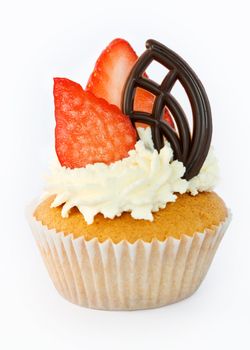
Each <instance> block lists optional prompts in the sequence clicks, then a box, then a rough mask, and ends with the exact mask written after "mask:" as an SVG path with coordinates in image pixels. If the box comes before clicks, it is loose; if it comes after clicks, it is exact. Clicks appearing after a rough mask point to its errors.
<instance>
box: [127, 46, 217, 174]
mask: <svg viewBox="0 0 250 350" xmlns="http://www.w3.org/2000/svg"><path fill="white" fill-rule="evenodd" d="M146 48H147V50H146V51H145V52H144V53H143V54H142V55H141V56H140V57H139V59H138V60H137V62H136V64H135V65H134V67H133V69H132V71H131V73H130V75H129V77H128V80H127V82H126V86H125V89H124V96H123V112H124V113H125V114H127V115H129V116H130V118H131V120H132V122H133V124H135V122H143V123H145V124H148V125H149V126H150V127H151V130H152V138H153V142H154V146H155V148H156V149H157V150H158V151H160V149H161V148H162V147H163V146H164V138H166V139H167V140H168V141H169V142H170V144H171V146H172V149H173V152H174V159H178V160H179V161H181V162H183V163H184V165H185V167H186V172H185V175H184V178H185V179H187V180H189V179H191V178H192V177H194V176H196V175H197V174H198V173H199V171H200V169H201V167H202V165H203V163H204V161H205V159H206V156H207V154H208V151H209V146H210V142H211V136H212V117H211V109H210V104H209V100H208V97H207V94H206V91H205V89H204V87H203V85H202V83H201V82H200V80H199V78H198V77H197V75H196V74H195V73H194V71H193V70H192V69H191V68H190V67H189V65H188V64H187V63H186V62H185V61H184V60H183V59H182V58H181V57H180V56H179V55H177V54H176V53H175V52H173V51H172V50H170V49H169V48H167V47H166V46H164V45H162V44H161V43H159V42H157V41H155V40H148V41H147V42H146ZM153 60H155V61H157V62H159V63H160V64H162V65H163V66H165V67H166V68H167V69H168V73H167V75H166V77H165V78H164V79H163V81H162V83H161V84H160V85H159V84H157V83H156V82H154V81H152V80H150V79H148V78H146V77H145V74H144V73H145V71H146V69H147V68H148V66H149V65H150V64H151V62H152V61H153ZM177 81H179V82H180V83H181V85H182V86H183V88H184V89H185V91H186V94H187V96H188V98H189V102H190V104H191V108H192V116H193V132H192V133H191V132H190V128H189V124H188V120H187V117H186V115H185V113H184V110H183V109H182V107H181V106H180V104H179V103H178V101H177V100H176V99H175V97H174V96H173V95H172V94H171V89H172V88H173V86H174V84H175V83H176V82H177ZM138 87H140V88H143V89H145V90H147V91H149V92H151V93H152V94H153V95H155V100H154V105H153V109H152V113H146V112H143V111H134V97H135V93H136V89H137V88H138ZM166 107H167V109H168V110H169V111H170V113H171V115H172V117H173V119H174V121H175V124H176V130H175V129H173V128H172V127H171V126H170V125H169V124H168V123H167V122H166V121H165V120H164V119H163V116H164V110H165V108H166Z"/></svg>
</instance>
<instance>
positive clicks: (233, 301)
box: [0, 0, 250, 350]
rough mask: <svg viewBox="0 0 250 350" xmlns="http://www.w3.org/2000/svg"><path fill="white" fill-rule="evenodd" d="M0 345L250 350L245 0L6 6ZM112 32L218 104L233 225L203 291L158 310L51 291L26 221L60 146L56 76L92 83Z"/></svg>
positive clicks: (2, 21)
mask: <svg viewBox="0 0 250 350" xmlns="http://www.w3.org/2000/svg"><path fill="white" fill-rule="evenodd" d="M0 4H1V9H0V36H1V40H0V61H1V64H0V118H1V119H0V120H1V124H0V127H1V129H0V130H1V133H0V152H1V158H0V164H1V171H0V174H1V182H0V186H1V187H0V206H1V208H0V213H1V225H2V230H1V240H0V276H1V279H0V284H1V286H0V323H1V325H0V333H1V334H0V348H1V349H3V350H8V349H27V350H29V349H36V350H39V349H53V350H56V349H61V350H63V349H88V350H91V349H110V350H112V349H121V350H122V349H146V350H147V349H171V350H175V349H200V348H202V349H204V350H206V349H220V348H221V349H236V348H237V349H249V348H250V341H249V334H248V333H249V326H250V316H249V315H250V301H249V299H250V273H249V266H250V258H249V257H250V236H249V234H250V232H249V195H250V193H249V180H248V179H249V172H250V166H249V151H250V150H249V145H250V142H249V140H250V121H249V120H250V112H249V110H250V88H249V81H250V74H249V71H250V48H249V33H250V25H249V23H250V21H249V9H248V6H247V5H248V1H247V0H246V1H243V0H238V1H230V0H228V1H219V0H217V1H211V0H210V1H208V0H207V1H194V0H189V1H177V0H175V1H174V0H173V1H168V0H164V1H157V0H154V1H135V0H134V1H130V0H126V1H124V2H121V1H119V0H116V1H108V0H105V1H100V2H97V1H90V0H89V1H83V0H82V1H73V0H71V1H63V0H61V1H1V2H0ZM115 37H124V38H126V39H127V40H128V41H130V42H131V44H132V45H133V46H134V48H135V49H136V51H137V52H138V53H140V52H142V51H143V50H144V42H145V40H146V39H148V38H155V39H158V40H159V41H162V42H163V43H165V44H166V45H167V46H169V47H170V48H172V49H173V50H175V51H176V52H178V53H179V54H180V55H182V56H183V57H184V58H185V59H186V60H187V61H188V62H189V63H190V65H191V66H192V67H193V68H194V70H195V71H196V72H197V74H198V75H199V77H200V79H201V80H202V81H203V83H204V85H205V87H206V89H207V92H208V95H209V98H210V102H211V105H212V110H213V120H214V134H213V145H214V147H215V150H216V154H217V156H218V158H219V160H220V166H221V177H222V181H221V184H220V186H218V189H217V192H218V193H220V194H221V196H222V197H223V198H224V200H225V201H226V203H227V205H228V206H229V207H231V209H232V211H233V222H232V224H231V226H230V229H229V231H228V232H227V234H226V236H225V238H224V241H223V243H222V245H221V246H220V248H219V251H218V253H217V255H216V258H215V260H214V263H213V265H212V267H211V269H210V271H209V273H208V275H207V277H206V280H205V281H204V283H203V284H202V286H201V287H200V289H199V291H198V292H197V293H196V294H195V295H194V296H193V297H191V298H189V299H187V300H185V301H183V302H180V303H178V304H175V305H171V306H168V307H164V308H161V309H156V310H148V311H137V312H104V311H94V310H88V309H84V308H80V307H77V306H74V305H71V304H70V303H68V302H67V301H65V300H63V299H62V298H61V297H60V296H59V295H58V294H57V292H56V291H55V289H54V287H53V285H52V283H51V281H50V280H49V277H48V275H47V272H46V270H45V267H44V265H43V263H42V260H41V258H40V255H39V252H38V250H37V247H36V246H35V243H34V240H33V237H32V235H31V232H30V230H29V228H28V225H27V223H26V220H25V216H24V210H25V206H26V204H27V203H28V202H29V201H30V200H31V199H32V198H33V197H35V196H37V195H39V194H40V193H41V191H42V184H43V178H42V176H43V174H45V173H46V171H47V167H48V159H49V155H50V154H51V153H52V151H53V149H54V148H53V143H54V139H53V129H54V116H53V99H52V78H53V77H54V76H63V77H68V78H70V79H72V80H75V81H77V82H79V83H81V84H82V85H85V83H86V80H87V77H88V75H89V74H90V72H91V70H92V68H93V65H94V62H95V59H96V58H97V56H98V55H99V53H100V51H101V50H102V49H103V48H104V47H105V46H106V44H107V43H108V42H109V41H111V40H112V39H113V38H115Z"/></svg>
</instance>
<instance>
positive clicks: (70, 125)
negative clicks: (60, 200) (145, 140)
mask: <svg viewBox="0 0 250 350" xmlns="http://www.w3.org/2000/svg"><path fill="white" fill-rule="evenodd" d="M54 99H55V117H56V129H55V138H56V153H57V156H58V159H59V161H60V163H61V165H63V166H66V167H69V168H80V167H84V166H86V165H87V164H93V163H96V162H103V163H106V164H110V163H112V162H115V161H117V160H119V159H122V158H124V157H127V156H128V151H129V150H131V149H133V148H134V145H135V143H136V132H135V129H134V127H133V126H132V123H131V121H130V119H129V118H128V117H127V116H125V115H124V114H122V113H121V111H120V110H119V108H117V107H116V106H114V105H110V104H109V103H108V102H106V101H105V100H103V99H100V98H97V97H96V96H94V95H93V94H92V93H91V92H86V91H84V90H83V89H82V87H81V86H80V85H79V84H77V83H75V82H73V81H71V80H68V79H64V78H55V79H54Z"/></svg>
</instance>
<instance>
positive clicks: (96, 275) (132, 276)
mask: <svg viewBox="0 0 250 350" xmlns="http://www.w3.org/2000/svg"><path fill="white" fill-rule="evenodd" d="M32 213H33V211H32V210H31V211H30V213H29V218H28V220H29V223H30V226H31V229H32V232H33V235H34V237H35V239H36V242H37V245H38V247H39V250H40V252H41V255H42V257H43V260H44V262H45V265H46V267H47V270H48V272H49V275H50V277H51V279H52V281H53V283H54V285H55V287H56V289H57V290H58V292H59V293H60V294H61V295H62V296H63V297H64V298H66V299H67V300H69V301H70V302H72V303H75V304H78V305H81V306H85V307H89V308H95V309H103V310H136V309H147V308H155V307H160V306H163V305H167V304H171V303H174V302H177V301H179V300H182V299H184V298H187V297H188V296H190V295H191V294H193V293H194V292H195V291H196V290H197V288H198V287H199V285H200V284H201V282H202V280H203V279H204V277H205V275H206V273H207V271H208V268H209V266H210V264H211V262H212V260H213V257H214V254H215V252H216V250H217V247H218V245H219V243H220V241H221V239H222V237H223V235H224V233H225V231H226V228H227V226H228V224H229V221H230V214H228V217H227V218H226V220H225V221H224V222H222V223H221V224H220V225H218V226H214V227H212V228H211V229H207V230H205V231H204V232H202V233H199V232H197V233H195V234H194V235H193V236H192V237H189V236H186V235H182V236H181V238H180V239H179V240H177V239H174V238H172V237H169V238H167V239H166V240H165V241H158V240H153V241H152V242H151V243H147V242H144V241H142V240H138V241H137V242H135V243H133V244H131V243H129V242H127V241H122V242H120V243H117V244H115V243H113V242H112V241H111V240H106V241H105V242H102V243H100V242H99V241H98V240H97V239H92V240H90V241H86V240H85V239H84V238H83V237H80V238H76V239H74V238H73V235H65V234H64V233H63V232H56V231H55V230H54V229H48V228H47V227H46V226H44V225H42V224H41V222H39V221H37V220H36V219H35V218H34V217H33V215H32Z"/></svg>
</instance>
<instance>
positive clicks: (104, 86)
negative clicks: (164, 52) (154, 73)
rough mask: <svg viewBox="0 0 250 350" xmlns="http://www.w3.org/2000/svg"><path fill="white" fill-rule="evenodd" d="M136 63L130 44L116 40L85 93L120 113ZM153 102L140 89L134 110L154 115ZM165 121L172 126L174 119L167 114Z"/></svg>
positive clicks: (149, 95) (98, 64)
mask: <svg viewBox="0 0 250 350" xmlns="http://www.w3.org/2000/svg"><path fill="white" fill-rule="evenodd" d="M137 59H138V57H137V55H136V53H135V51H134V50H133V49H132V47H131V46H130V44H129V43H128V42H127V41H125V40H123V39H115V40H113V41H112V42H111V43H110V44H109V45H108V47H107V48H106V49H105V50H104V51H103V52H102V53H101V55H100V57H99V58H98V60H97V62H96V65H95V68H94V71H93V73H92V74H91V76H90V78H89V81H88V84H87V87H86V90H87V91H90V92H92V93H93V94H94V95H96V96H97V97H101V98H104V99H105V100H106V101H108V102H109V103H111V104H114V105H116V106H118V107H119V108H120V109H121V108H122V94H123V89H124V86H125V83H126V81H127V78H128V76H129V73H130V71H131V69H132V68H133V66H134V64H135V62H136V60H137ZM154 98H155V97H154V95H152V94H151V93H150V92H148V91H146V90H144V89H141V88H138V89H137V92H136V96H135V102H134V109H135V110H136V111H141V112H148V113H150V112H152V107H153V102H154ZM165 120H166V121H168V122H169V123H170V124H171V126H173V121H172V118H171V116H170V114H169V113H168V111H167V110H166V113H165Z"/></svg>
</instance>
